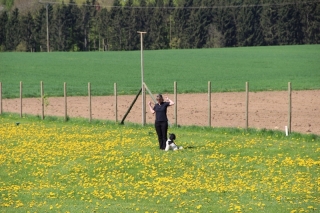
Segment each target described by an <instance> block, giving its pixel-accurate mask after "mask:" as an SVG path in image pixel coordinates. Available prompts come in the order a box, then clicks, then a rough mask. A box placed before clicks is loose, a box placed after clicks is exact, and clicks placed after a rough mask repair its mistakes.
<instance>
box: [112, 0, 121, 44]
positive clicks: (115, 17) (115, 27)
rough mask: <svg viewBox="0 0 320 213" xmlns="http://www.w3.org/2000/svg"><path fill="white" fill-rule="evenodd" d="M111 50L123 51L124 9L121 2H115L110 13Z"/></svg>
mask: <svg viewBox="0 0 320 213" xmlns="http://www.w3.org/2000/svg"><path fill="white" fill-rule="evenodd" d="M109 14H110V24H111V27H110V34H111V37H110V49H112V50H122V46H123V41H122V24H123V22H122V7H121V4H120V1H119V0H115V1H114V2H113V7H112V8H111V11H110V13H109Z"/></svg>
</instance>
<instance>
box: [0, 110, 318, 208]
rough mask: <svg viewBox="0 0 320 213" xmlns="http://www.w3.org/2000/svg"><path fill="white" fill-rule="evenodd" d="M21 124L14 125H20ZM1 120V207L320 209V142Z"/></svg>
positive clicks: (277, 135)
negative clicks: (165, 143) (162, 135)
mask: <svg viewBox="0 0 320 213" xmlns="http://www.w3.org/2000/svg"><path fill="white" fill-rule="evenodd" d="M18 122H19V125H17V123H18ZM169 132H174V133H176V135H177V136H178V138H177V140H176V143H177V144H178V145H180V146H183V147H184V149H183V150H179V151H176V152H173V151H170V152H164V151H160V150H158V144H157V141H156V135H155V131H154V128H153V126H145V127H141V126H139V125H133V124H128V125H116V124H114V123H111V122H110V123H104V122H103V121H93V122H92V123H88V122H87V121H86V120H81V119H71V120H70V121H69V122H66V123H65V122H63V121H62V120H60V119H59V118H53V117H51V118H46V120H44V121H43V120H41V119H40V118H37V117H32V116H30V117H28V118H20V117H19V116H18V115H12V114H3V115H1V117H0V171H1V172H0V196H1V197H0V212H6V213H8V212H9V213H11V212H12V213H13V212H14V213H17V212H115V213H119V212H125V213H127V212H143V213H146V212H150V213H151V212H159V213H164V212H219V213H224V212H259V213H261V212H262V213H264V212H265V213H272V212H275V213H284V212H292V213H293V212H310V213H311V212H312V213H313V212H318V211H319V206H320V200H319V198H320V192H319V191H320V188H319V187H320V177H319V174H320V158H319V156H320V155H319V153H320V139H319V137H317V136H315V135H301V134H297V133H294V134H292V135H290V136H289V137H285V136H284V134H283V133H281V132H277V131H267V130H262V131H256V130H251V129H250V130H249V131H247V132H245V131H244V130H242V129H235V128H234V129H223V128H201V127H182V128H173V127H172V128H170V129H169Z"/></svg>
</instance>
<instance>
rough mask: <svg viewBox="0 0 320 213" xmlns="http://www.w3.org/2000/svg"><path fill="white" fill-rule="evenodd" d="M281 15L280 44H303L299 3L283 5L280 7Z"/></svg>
mask: <svg viewBox="0 0 320 213" xmlns="http://www.w3.org/2000/svg"><path fill="white" fill-rule="evenodd" d="M279 17H280V18H279V22H278V23H279V24H278V26H279V44H301V43H302V41H303V33H302V24H301V22H302V21H301V16H300V11H299V10H298V8H297V5H294V4H289V5H284V6H282V7H281V8H280V9H279Z"/></svg>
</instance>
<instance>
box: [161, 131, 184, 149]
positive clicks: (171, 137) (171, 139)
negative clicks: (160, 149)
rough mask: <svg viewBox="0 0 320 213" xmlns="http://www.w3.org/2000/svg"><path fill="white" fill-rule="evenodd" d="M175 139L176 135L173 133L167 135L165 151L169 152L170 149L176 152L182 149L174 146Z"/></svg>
mask: <svg viewBox="0 0 320 213" xmlns="http://www.w3.org/2000/svg"><path fill="white" fill-rule="evenodd" d="M175 139H176V135H175V134H174V133H169V139H168V140H167V142H166V148H165V151H169V150H170V149H172V150H173V151H176V150H178V149H183V147H182V146H180V147H179V146H177V144H175V142H174V140H175Z"/></svg>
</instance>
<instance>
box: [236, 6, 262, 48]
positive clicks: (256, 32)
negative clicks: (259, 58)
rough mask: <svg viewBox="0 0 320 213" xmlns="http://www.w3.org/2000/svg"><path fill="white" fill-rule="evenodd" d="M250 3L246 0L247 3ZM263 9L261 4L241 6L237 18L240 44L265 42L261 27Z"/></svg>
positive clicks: (250, 44)
mask: <svg viewBox="0 0 320 213" xmlns="http://www.w3.org/2000/svg"><path fill="white" fill-rule="evenodd" d="M249 3H250V2H248V1H246V3H245V4H249ZM256 3H258V2H256ZM261 10H262V9H261V7H260V6H252V7H251V6H250V7H240V10H239V13H238V18H237V19H238V20H237V23H238V24H237V40H238V45H239V46H255V45H261V44H262V43H263V37H262V31H261V28H260V26H261V25H260V13H261Z"/></svg>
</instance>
